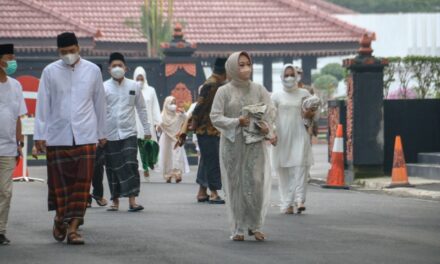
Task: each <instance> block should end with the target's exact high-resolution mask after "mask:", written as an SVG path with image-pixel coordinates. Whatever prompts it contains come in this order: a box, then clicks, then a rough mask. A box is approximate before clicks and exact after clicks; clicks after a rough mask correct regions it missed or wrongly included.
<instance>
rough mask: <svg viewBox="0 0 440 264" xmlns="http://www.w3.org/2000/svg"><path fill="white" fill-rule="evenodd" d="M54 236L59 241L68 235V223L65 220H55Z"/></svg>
mask: <svg viewBox="0 0 440 264" xmlns="http://www.w3.org/2000/svg"><path fill="white" fill-rule="evenodd" d="M52 235H53V238H54V239H55V240H56V241H58V242H63V241H64V239H65V238H66V235H67V225H66V224H65V223H63V222H59V221H56V220H54V221H53V228H52Z"/></svg>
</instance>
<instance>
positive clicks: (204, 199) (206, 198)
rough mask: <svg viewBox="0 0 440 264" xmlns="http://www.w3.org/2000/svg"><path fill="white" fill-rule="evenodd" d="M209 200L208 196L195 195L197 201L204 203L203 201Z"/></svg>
mask: <svg viewBox="0 0 440 264" xmlns="http://www.w3.org/2000/svg"><path fill="white" fill-rule="evenodd" d="M208 201H209V196H198V197H197V202H199V203H204V202H208Z"/></svg>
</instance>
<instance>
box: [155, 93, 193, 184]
mask: <svg viewBox="0 0 440 264" xmlns="http://www.w3.org/2000/svg"><path fill="white" fill-rule="evenodd" d="M173 99H174V97H172V96H168V97H167V98H165V102H164V105H163V110H162V123H161V124H160V127H161V128H162V135H161V136H160V139H159V149H160V151H159V160H158V164H159V170H160V171H161V172H162V175H163V177H164V178H165V179H166V180H168V179H170V178H172V177H176V179H177V178H179V177H182V176H183V175H184V174H186V173H189V171H190V169H189V163H188V158H187V156H186V152H185V148H184V147H177V148H174V145H175V144H176V142H177V139H176V135H177V134H178V133H179V131H180V128H181V127H182V124H183V122H184V121H185V120H186V115H185V114H184V113H176V112H172V111H170V110H168V105H170V103H171V101H172V100H173Z"/></svg>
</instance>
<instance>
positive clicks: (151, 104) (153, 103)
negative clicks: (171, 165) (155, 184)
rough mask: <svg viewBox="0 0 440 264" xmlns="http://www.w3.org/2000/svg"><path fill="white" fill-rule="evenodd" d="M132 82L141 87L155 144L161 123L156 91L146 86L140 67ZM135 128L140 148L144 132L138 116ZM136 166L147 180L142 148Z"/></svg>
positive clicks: (143, 72)
mask: <svg viewBox="0 0 440 264" xmlns="http://www.w3.org/2000/svg"><path fill="white" fill-rule="evenodd" d="M133 80H135V81H136V82H137V83H138V85H139V87H141V91H142V95H143V96H144V101H145V106H146V107H147V115H148V122H149V123H150V132H151V140H154V141H156V142H157V135H156V127H157V126H159V124H160V122H161V121H162V117H161V115H160V107H159V101H158V100H157V95H156V90H155V89H154V87H151V86H149V85H148V80H147V74H146V72H145V70H144V68H142V67H140V66H139V67H137V68H136V69H135V71H134V74H133ZM136 126H137V137H138V145H139V146H142V145H143V144H142V143H143V141H144V130H143V128H142V123H141V121H140V120H139V116H138V115H137V114H136ZM137 159H138V164H139V170H141V171H144V177H145V180H147V181H148V180H149V176H150V173H149V172H148V164H147V160H146V159H147V158H146V153H145V150H144V149H143V148H141V147H140V148H139V150H138V155H137Z"/></svg>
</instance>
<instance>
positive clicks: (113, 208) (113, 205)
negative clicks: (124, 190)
mask: <svg viewBox="0 0 440 264" xmlns="http://www.w3.org/2000/svg"><path fill="white" fill-rule="evenodd" d="M107 211H109V212H116V211H119V205H115V204H112V205H110V207H109V208H108V209H107Z"/></svg>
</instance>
